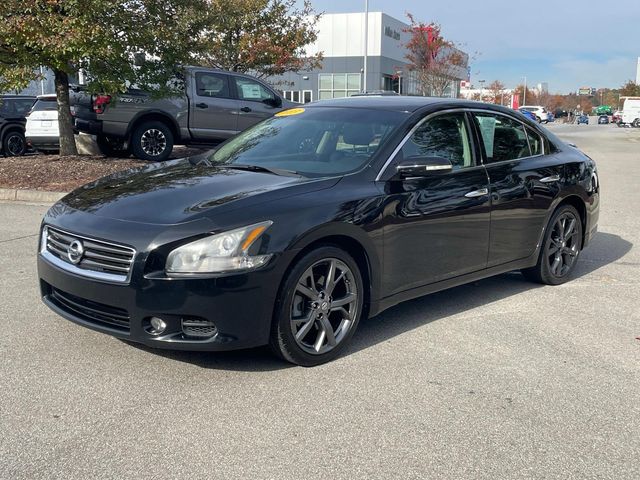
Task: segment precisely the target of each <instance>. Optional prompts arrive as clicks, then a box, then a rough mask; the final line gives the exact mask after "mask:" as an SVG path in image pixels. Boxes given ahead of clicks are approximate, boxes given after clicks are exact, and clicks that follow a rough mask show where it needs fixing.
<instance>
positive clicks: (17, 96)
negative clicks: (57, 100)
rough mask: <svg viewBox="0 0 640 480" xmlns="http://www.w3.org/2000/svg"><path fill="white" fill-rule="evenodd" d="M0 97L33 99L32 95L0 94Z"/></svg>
mask: <svg viewBox="0 0 640 480" xmlns="http://www.w3.org/2000/svg"><path fill="white" fill-rule="evenodd" d="M0 98H6V99H16V100H35V99H36V97H34V96H33V95H0Z"/></svg>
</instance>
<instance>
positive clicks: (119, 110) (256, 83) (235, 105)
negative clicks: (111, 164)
mask: <svg viewBox="0 0 640 480" xmlns="http://www.w3.org/2000/svg"><path fill="white" fill-rule="evenodd" d="M184 89H185V93H184V95H182V96H175V97H170V98H164V99H155V98H152V96H151V95H150V94H149V93H147V92H144V91H142V90H135V89H130V90H129V91H127V93H125V94H123V95H120V96H117V97H111V96H109V95H89V94H87V93H83V92H78V93H77V94H74V95H72V97H71V109H72V113H73V115H74V122H75V128H76V130H78V131H80V132H84V133H89V134H92V135H96V138H97V143H98V146H99V147H100V150H101V151H102V153H104V154H105V155H108V156H128V155H130V154H131V153H133V155H134V156H135V157H137V158H140V159H143V160H151V161H162V160H166V159H167V158H168V157H169V155H170V154H171V150H172V149H173V146H174V145H195V144H201V145H214V144H217V143H220V142H221V141H224V140H226V139H227V138H230V137H232V136H234V135H236V134H237V133H239V132H241V131H243V130H245V129H247V128H249V127H250V126H252V125H254V124H256V123H258V122H260V121H261V120H263V119H265V118H268V117H271V116H272V115H274V114H275V113H277V112H279V111H281V110H283V109H286V108H290V107H293V106H295V105H297V104H294V103H291V102H289V101H287V100H285V99H283V98H282V97H281V96H280V95H279V94H278V93H276V91H275V90H273V89H272V88H271V87H270V86H269V85H267V84H265V83H263V82H261V81H260V80H258V79H256V78H255V77H251V76H249V75H243V74H239V73H235V72H227V71H222V70H214V69H210V68H200V67H186V68H184Z"/></svg>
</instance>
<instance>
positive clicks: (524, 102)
mask: <svg viewBox="0 0 640 480" xmlns="http://www.w3.org/2000/svg"><path fill="white" fill-rule="evenodd" d="M526 104H527V77H524V92H523V93H522V105H526Z"/></svg>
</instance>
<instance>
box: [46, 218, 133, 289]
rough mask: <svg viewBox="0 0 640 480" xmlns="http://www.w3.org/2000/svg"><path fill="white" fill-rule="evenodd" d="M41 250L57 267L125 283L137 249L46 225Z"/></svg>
mask: <svg viewBox="0 0 640 480" xmlns="http://www.w3.org/2000/svg"><path fill="white" fill-rule="evenodd" d="M41 253H42V254H43V255H44V256H45V257H46V258H48V259H49V260H51V261H53V263H55V264H56V265H57V266H59V267H60V268H63V269H65V270H69V271H72V272H73V273H76V274H79V275H84V276H88V277H94V278H98V279H101V280H110V281H115V282H126V281H128V280H129V273H130V272H131V266H132V264H133V259H134V256H135V250H134V249H133V248H131V247H125V246H123V245H118V244H115V243H111V242H104V241H102V240H96V239H94V238H89V237H84V236H80V235H76V234H72V233H69V232H64V231H62V230H58V229H56V228H51V227H45V228H44V230H43V235H42V248H41Z"/></svg>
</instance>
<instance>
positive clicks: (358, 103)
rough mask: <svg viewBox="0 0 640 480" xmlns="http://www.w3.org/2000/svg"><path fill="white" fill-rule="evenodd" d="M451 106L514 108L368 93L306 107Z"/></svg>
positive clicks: (402, 108)
mask: <svg viewBox="0 0 640 480" xmlns="http://www.w3.org/2000/svg"><path fill="white" fill-rule="evenodd" d="M437 106H440V107H450V108H472V109H474V108H481V109H483V110H495V111H499V112H507V113H509V112H513V110H511V109H509V108H506V107H501V106H500V105H494V104H491V103H483V102H474V101H471V100H462V99H456V98H440V97H418V96H402V95H395V96H387V95H380V96H375V95H367V96H360V97H346V98H334V99H332V100H320V101H317V102H313V103H307V104H305V105H304V108H307V107H311V108H320V107H344V108H367V109H373V110H392V111H399V112H415V111H416V110H420V109H422V108H425V107H437Z"/></svg>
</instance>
